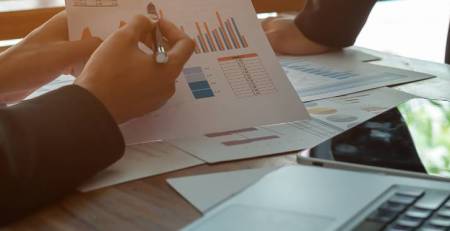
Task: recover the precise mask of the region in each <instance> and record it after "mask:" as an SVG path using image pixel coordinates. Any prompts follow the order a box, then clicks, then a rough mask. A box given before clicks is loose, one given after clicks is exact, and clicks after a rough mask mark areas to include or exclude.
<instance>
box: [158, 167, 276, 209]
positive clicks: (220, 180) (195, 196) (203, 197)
mask: <svg viewBox="0 0 450 231" xmlns="http://www.w3.org/2000/svg"><path fill="white" fill-rule="evenodd" d="M275 169H276V168H261V169H248V170H241V171H232V172H221V173H213V174H206V175H198V176H188V177H180V178H173V179H168V180H167V182H168V183H169V184H170V186H172V188H174V189H175V190H176V191H177V192H178V193H179V194H180V195H181V196H183V198H184V199H186V200H187V201H188V202H189V203H191V204H192V205H193V206H194V207H195V208H196V209H198V210H199V211H200V212H202V213H204V212H206V210H208V209H210V208H211V207H212V206H213V205H216V204H218V203H220V202H221V201H223V200H225V199H227V198H229V197H231V196H233V195H234V194H236V193H238V192H240V191H241V190H242V189H244V188H246V187H247V186H249V185H251V184H253V183H254V182H256V181H257V180H259V179H261V177H263V176H265V175H266V174H268V173H270V172H272V171H274V170H275Z"/></svg>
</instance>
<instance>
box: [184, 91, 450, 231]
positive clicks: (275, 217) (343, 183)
mask: <svg viewBox="0 0 450 231" xmlns="http://www.w3.org/2000/svg"><path fill="white" fill-rule="evenodd" d="M430 106H433V107H437V108H438V109H439V110H434V109H432V108H430ZM424 108H425V109H424ZM415 109H417V110H419V109H420V110H419V111H422V112H421V113H419V111H416V110H415ZM447 112H450V103H448V102H439V101H428V100H423V99H416V100H413V101H409V102H407V103H405V104H403V105H400V106H399V107H397V108H394V109H391V110H389V111H387V112H386V113H385V114H384V115H381V116H377V117H375V118H374V119H372V120H370V121H368V122H366V123H365V124H362V125H360V126H357V127H355V128H353V129H351V130H350V131H348V132H347V133H346V134H344V135H343V136H345V137H347V138H346V139H347V140H345V142H347V143H345V142H344V141H343V136H340V137H339V136H338V137H335V138H334V139H335V140H339V141H340V143H339V144H343V143H345V145H348V142H353V144H354V141H355V139H356V138H358V137H360V138H361V137H362V138H367V137H365V136H370V135H373V137H375V138H376V139H382V140H383V139H385V141H386V138H387V137H389V135H388V134H382V133H380V132H379V131H378V132H377V131H373V130H371V129H368V130H367V129H366V130H365V131H366V132H367V134H364V133H361V127H364V126H367V125H369V126H370V127H371V128H378V129H381V128H384V129H385V128H387V127H388V126H387V125H386V124H385V123H388V124H389V126H390V127H391V128H395V129H394V130H392V131H393V132H394V133H398V134H399V135H400V136H401V137H400V138H399V139H398V140H396V139H394V138H393V140H394V141H395V142H403V143H402V145H405V148H406V149H408V147H409V151H408V152H407V153H406V152H405V153H403V152H402V153H403V154H404V158H401V157H402V155H401V154H402V153H395V152H394V151H395V150H394V151H393V150H386V153H387V154H385V155H384V156H385V157H387V158H384V159H382V158H381V160H380V159H379V158H378V157H379V156H383V155H378V156H377V158H368V157H367V155H366V156H361V153H362V154H364V153H367V152H370V150H371V149H377V148H380V147H378V146H377V145H375V146H371V147H369V148H368V147H364V145H362V146H357V145H356V146H357V147H359V150H360V151H359V153H360V155H354V156H353V158H342V156H341V158H340V159H339V158H336V157H337V156H335V155H334V154H337V152H336V153H332V154H331V156H332V157H335V159H330V158H328V159H327V158H325V157H324V156H326V155H324V153H322V154H320V153H319V154H317V155H316V156H314V157H303V158H304V159H303V163H306V164H308V163H309V164H311V165H299V166H291V167H284V168H281V169H279V170H276V171H274V172H272V173H270V174H268V175H266V176H265V177H263V178H262V179H260V180H259V181H257V182H256V183H255V184H253V185H251V186H249V187H248V188H246V189H244V190H243V191H241V192H240V193H238V194H236V195H234V196H233V197H231V198H229V199H227V200H225V201H224V202H222V203H221V204H219V205H217V206H215V207H213V208H212V209H210V210H209V211H208V212H207V213H206V214H205V215H204V216H203V217H202V218H200V219H199V220H197V221H195V222H193V223H192V224H191V225H189V226H187V227H186V228H184V230H189V231H191V230H195V231H200V230H201V231H203V230H215V231H216V230H217V231H222V230H258V231H265V230H286V231H290V230H307V231H315V230H356V231H363V230H364V231H366V230H367V231H372V230H377V231H378V230H392V231H395V230H423V231H432V230H450V183H449V181H448V177H449V176H450V170H449V168H448V166H449V165H450V162H447V158H446V156H445V155H444V154H445V152H446V150H445V148H440V149H439V150H440V152H439V153H440V154H439V155H440V157H442V158H440V159H439V160H440V161H441V163H439V160H435V159H433V158H430V156H431V155H432V153H433V152H430V149H424V148H423V147H418V146H417V145H416V144H415V143H417V142H419V141H418V140H417V137H415V136H418V134H417V133H416V132H417V131H415V130H414V129H417V128H414V127H415V126H416V124H415V123H413V121H414V119H412V117H414V116H416V117H418V116H421V117H422V118H421V120H420V121H421V122H423V121H426V120H423V117H425V118H426V117H430V118H433V121H438V122H440V123H441V124H439V125H432V126H449V127H450V113H448V115H449V116H448V117H446V118H444V117H440V116H439V113H443V114H442V115H447V114H446V113H447ZM427 113H428V114H427ZM393 114H395V116H396V117H394V118H393V117H392V116H393ZM386 118H388V120H389V121H387V120H386ZM438 118H439V119H438ZM380 119H381V121H380ZM393 121H395V122H393ZM447 123H448V124H447ZM440 128H442V127H440ZM405 129H406V130H405ZM449 129H450V128H449ZM388 130H389V129H388ZM443 130H444V131H445V130H446V129H443ZM384 131H386V129H385V130H384ZM449 131H450V130H449ZM427 132H428V133H429V136H428V138H430V137H431V138H432V139H431V140H430V139H428V140H426V141H427V142H428V143H433V142H432V141H433V139H436V140H437V139H439V140H441V139H442V138H443V137H442V136H439V135H437V136H436V134H437V133H436V131H434V132H430V131H429V130H427ZM433 134H434V135H433ZM349 137H350V138H349ZM402 137H403V138H402ZM420 137H421V138H422V140H420V142H422V141H423V136H420ZM391 138H392V137H391ZM448 140H449V141H450V136H449V137H448ZM330 142H331V143H333V141H328V143H327V142H326V143H324V145H325V146H327V147H328V149H327V152H325V154H326V153H328V156H330V150H334V149H332V148H331V149H330V148H329V147H330ZM408 142H409V143H408ZM335 143H336V142H335ZM434 143H437V142H434ZM440 143H442V142H441V141H440ZM444 143H445V142H444ZM367 144H368V145H373V143H370V142H367ZM391 145H392V144H391ZM331 147H333V145H331ZM411 147H412V148H411ZM341 148H342V147H341ZM347 148H348V146H347ZM447 149H449V150H450V146H448V147H447ZM361 150H365V151H364V152H363V151H361ZM380 150H385V149H378V151H380ZM418 150H419V151H418ZM341 151H342V150H341ZM353 151H355V150H353ZM435 152H436V151H435ZM435 152H434V153H435ZM392 153H394V154H395V155H399V156H397V157H396V158H392V157H393V156H392V155H393V154H392ZM419 153H420V154H419ZM442 153H444V154H442ZM449 153H450V152H449ZM347 154H348V153H347ZM355 156H356V158H355ZM372 156H373V155H372ZM345 157H348V155H347V156H345ZM369 157H370V155H369ZM344 160H345V161H344ZM349 160H350V161H349ZM356 160H357V161H356ZM367 160H370V161H367ZM374 160H377V161H374ZM431 160H433V161H434V162H430V161H431ZM402 161H403V162H402ZM336 163H337V164H336ZM336 166H338V167H341V168H343V169H336V168H326V167H336ZM437 166H438V167H437ZM439 166H440V167H439ZM324 167H325V168H324ZM344 168H346V169H347V170H344ZM356 170H358V171H356ZM364 170H368V171H364Z"/></svg>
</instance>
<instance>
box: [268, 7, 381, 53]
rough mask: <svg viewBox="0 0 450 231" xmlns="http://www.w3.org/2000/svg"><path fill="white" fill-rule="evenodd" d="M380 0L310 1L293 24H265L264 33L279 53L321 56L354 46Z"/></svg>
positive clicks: (280, 19)
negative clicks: (321, 54) (331, 51)
mask: <svg viewBox="0 0 450 231" xmlns="http://www.w3.org/2000/svg"><path fill="white" fill-rule="evenodd" d="M375 2H376V0H307V2H306V6H305V8H304V9H303V11H302V12H301V13H300V14H299V15H297V17H296V18H295V19H294V20H293V19H291V18H286V17H276V18H269V19H267V20H264V21H263V23H262V26H263V29H264V31H265V32H266V35H267V38H268V39H269V41H270V44H271V45H272V48H273V49H274V51H275V52H277V53H281V54H289V55H312V54H320V53H324V52H327V51H330V50H332V49H337V48H342V47H347V46H351V45H353V43H354V42H355V40H356V37H357V36H358V34H359V32H360V31H361V29H362V27H363V26H364V23H365V22H366V20H367V17H368V15H369V13H370V11H371V9H372V7H373V5H374V4H375Z"/></svg>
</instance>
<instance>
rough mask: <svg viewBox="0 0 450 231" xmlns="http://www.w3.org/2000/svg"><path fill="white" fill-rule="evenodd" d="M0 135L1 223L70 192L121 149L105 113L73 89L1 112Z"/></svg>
mask: <svg viewBox="0 0 450 231" xmlns="http://www.w3.org/2000/svg"><path fill="white" fill-rule="evenodd" d="M0 136H1V141H0V142H1V144H0V190H1V196H0V208H1V209H2V211H4V212H2V216H0V224H2V223H6V222H9V221H11V220H14V219H16V218H18V217H20V216H22V215H24V214H25V213H27V212H30V211H32V210H34V209H36V208H38V207H40V206H42V205H44V204H46V203H49V202H51V201H53V200H55V199H58V198H60V197H61V196H62V195H64V194H66V193H68V192H71V191H72V190H74V189H75V188H76V187H77V186H78V185H79V184H80V183H82V182H83V181H84V180H86V179H88V178H89V177H91V176H93V175H94V174H95V173H97V172H99V171H100V170H102V169H104V168H106V167H107V166H109V165H110V164H112V163H113V162H115V161H116V160H118V159H119V158H120V157H121V156H122V154H123V151H124V142H123V139H122V136H121V134H120V131H119V129H118V127H117V125H116V123H115V121H114V119H113V118H112V117H111V116H110V114H109V113H108V111H107V109H106V108H105V107H104V106H103V105H102V103H100V101H98V100H97V99H96V98H95V97H94V96H93V95H91V94H90V93H89V92H88V91H86V90H84V89H83V88H81V87H78V86H70V87H65V88H62V89H59V90H56V91H54V92H51V93H48V94H46V95H43V96H41V97H38V98H35V99H32V100H29V101H25V102H23V103H20V104H17V105H15V106H11V107H9V108H4V109H0Z"/></svg>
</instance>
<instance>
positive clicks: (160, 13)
mask: <svg viewBox="0 0 450 231" xmlns="http://www.w3.org/2000/svg"><path fill="white" fill-rule="evenodd" d="M159 17H160V18H163V17H164V12H163V11H162V10H159Z"/></svg>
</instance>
